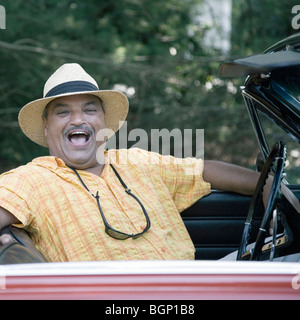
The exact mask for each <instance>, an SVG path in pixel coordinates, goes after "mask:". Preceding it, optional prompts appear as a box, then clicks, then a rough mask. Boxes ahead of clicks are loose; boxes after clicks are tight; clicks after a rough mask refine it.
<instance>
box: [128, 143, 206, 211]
mask: <svg viewBox="0 0 300 320" xmlns="http://www.w3.org/2000/svg"><path fill="white" fill-rule="evenodd" d="M128 159H129V162H130V163H131V162H132V163H136V164H140V165H141V164H144V165H146V166H144V168H147V170H145V171H147V172H148V174H149V175H151V176H152V177H153V180H154V181H155V183H158V184H160V183H159V182H158V181H157V179H156V178H155V175H157V176H159V177H160V181H162V182H163V184H164V185H165V187H166V188H167V189H168V191H169V193H170V195H171V197H172V199H173V201H174V203H175V205H176V208H177V209H178V211H179V212H182V211H184V210H185V209H187V208H188V207H190V206H191V205H193V204H194V203H195V202H196V201H198V200H199V199H201V198H202V197H204V196H206V195H208V194H209V193H210V192H211V185H210V184H209V183H207V182H205V181H204V180H203V165H204V162H203V160H202V159H197V158H175V157H172V156H163V155H160V154H158V153H155V152H147V151H145V150H140V149H134V150H131V154H129V156H128Z"/></svg>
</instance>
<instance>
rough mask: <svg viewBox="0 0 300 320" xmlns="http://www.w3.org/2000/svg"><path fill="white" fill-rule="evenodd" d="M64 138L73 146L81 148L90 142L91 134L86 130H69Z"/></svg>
mask: <svg viewBox="0 0 300 320" xmlns="http://www.w3.org/2000/svg"><path fill="white" fill-rule="evenodd" d="M66 137H67V139H68V140H69V141H70V142H71V143H72V144H73V145H74V146H83V145H86V144H87V143H88V142H89V141H90V139H91V137H92V134H91V133H90V132H89V131H88V130H81V129H75V130H71V131H70V132H69V133H68V134H67V135H66Z"/></svg>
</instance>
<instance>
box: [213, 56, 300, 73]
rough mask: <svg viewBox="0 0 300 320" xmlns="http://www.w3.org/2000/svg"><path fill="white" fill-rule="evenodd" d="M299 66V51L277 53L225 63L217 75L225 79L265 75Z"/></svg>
mask: <svg viewBox="0 0 300 320" xmlns="http://www.w3.org/2000/svg"><path fill="white" fill-rule="evenodd" d="M297 65H300V52H299V51H291V50H285V51H279V52H274V53H266V54H258V55H254V56H251V57H247V58H243V59H237V60H234V61H231V62H225V63H223V64H221V65H220V67H219V75H220V76H221V77H225V78H233V77H241V76H247V75H252V74H260V73H262V74H267V73H269V72H271V71H273V70H275V69H279V68H284V67H292V66H297Z"/></svg>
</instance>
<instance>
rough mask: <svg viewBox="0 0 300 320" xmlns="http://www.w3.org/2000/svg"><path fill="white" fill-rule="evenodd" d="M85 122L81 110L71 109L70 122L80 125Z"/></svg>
mask: <svg viewBox="0 0 300 320" xmlns="http://www.w3.org/2000/svg"><path fill="white" fill-rule="evenodd" d="M83 123H85V119H84V113H83V112H82V111H81V110H73V111H72V113H71V118H70V124H72V125H76V126H78V125H81V124H83Z"/></svg>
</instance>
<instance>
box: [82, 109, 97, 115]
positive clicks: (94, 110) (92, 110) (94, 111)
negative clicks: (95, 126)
mask: <svg viewBox="0 0 300 320" xmlns="http://www.w3.org/2000/svg"><path fill="white" fill-rule="evenodd" d="M84 112H86V113H88V114H94V113H96V112H97V109H96V108H87V109H85V110H84Z"/></svg>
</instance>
